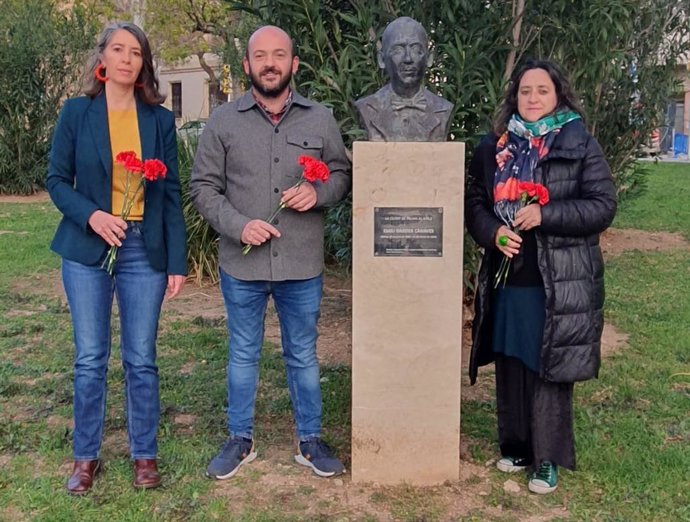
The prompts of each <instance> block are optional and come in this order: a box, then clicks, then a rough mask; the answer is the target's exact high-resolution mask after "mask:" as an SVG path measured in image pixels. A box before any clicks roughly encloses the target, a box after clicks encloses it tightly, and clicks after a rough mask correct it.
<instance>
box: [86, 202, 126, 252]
mask: <svg viewBox="0 0 690 522" xmlns="http://www.w3.org/2000/svg"><path fill="white" fill-rule="evenodd" d="M89 226H90V227H91V229H92V230H93V231H94V232H95V233H96V234H98V235H99V236H101V237H102V238H103V241H105V242H106V243H108V244H109V245H110V246H117V247H120V246H122V240H123V239H124V238H125V230H127V223H126V222H125V220H123V219H122V218H120V217H118V216H113V215H112V214H108V213H107V212H104V211H103V210H97V211H96V212H94V213H93V214H91V216H90V217H89Z"/></svg>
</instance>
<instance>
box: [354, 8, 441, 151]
mask: <svg viewBox="0 0 690 522" xmlns="http://www.w3.org/2000/svg"><path fill="white" fill-rule="evenodd" d="M381 43H382V46H381V50H380V51H379V53H378V57H377V58H378V65H379V67H380V68H381V69H383V70H385V71H386V73H387V75H388V78H389V83H388V84H386V85H385V86H384V87H383V88H381V89H380V90H379V91H377V92H376V93H374V94H372V95H370V96H367V97H365V98H361V99H359V100H357V101H356V102H355V106H356V108H357V111H358V113H359V117H360V121H361V123H362V126H363V127H364V130H365V131H366V133H367V139H369V140H370V141H445V140H446V137H447V135H448V128H449V126H450V117H451V113H452V110H453V104H452V103H450V102H449V101H447V100H444V99H443V98H441V97H440V96H436V95H435V94H433V93H432V92H430V91H429V90H428V89H426V88H425V87H424V74H425V71H426V69H427V67H429V66H430V65H431V63H432V61H433V56H432V55H431V53H430V52H429V39H428V37H427V34H426V31H425V30H424V27H422V25H421V24H420V23H419V22H417V21H416V20H413V19H412V18H409V17H406V16H405V17H401V18H396V19H395V20H393V21H392V22H391V23H390V24H388V26H387V27H386V29H385V30H384V32H383V37H382V38H381Z"/></svg>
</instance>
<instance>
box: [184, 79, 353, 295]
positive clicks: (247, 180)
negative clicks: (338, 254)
mask: <svg viewBox="0 0 690 522" xmlns="http://www.w3.org/2000/svg"><path fill="white" fill-rule="evenodd" d="M301 155H308V156H312V157H314V158H317V159H319V160H321V161H323V162H324V163H326V164H327V165H328V168H329V169H330V178H329V180H328V181H327V182H326V183H321V182H316V183H314V188H315V189H316V194H317V203H316V206H315V207H314V208H312V209H311V210H308V211H306V212H296V211H294V210H291V209H284V210H282V211H281V212H280V214H278V217H277V220H276V221H275V222H274V225H275V227H276V228H277V229H278V230H280V233H281V237H280V238H273V239H271V240H270V241H268V242H266V243H264V244H263V245H261V246H258V247H256V246H255V247H252V249H251V251H250V252H249V254H247V255H243V254H242V247H243V246H244V245H243V244H242V243H241V241H240V236H241V234H242V230H243V229H244V227H245V225H246V224H247V223H248V222H249V221H251V220H253V219H264V220H265V219H267V218H268V217H269V216H270V215H271V214H272V213H273V211H274V210H275V209H276V208H277V207H278V205H279V204H280V198H281V195H282V192H283V191H284V190H286V189H288V188H290V187H291V186H293V185H294V184H295V183H297V182H298V181H299V180H300V178H301V176H302V166H300V165H299V164H298V163H297V159H298V158H299V156H301ZM350 186H351V171H350V162H349V160H348V157H347V153H346V150H345V145H344V144H343V140H342V137H341V135H340V130H339V129H338V125H337V123H336V121H335V119H334V118H333V115H332V114H331V113H330V111H329V110H328V109H327V108H326V107H324V106H322V105H319V104H318V103H315V102H312V101H310V100H308V99H306V98H304V97H302V96H300V95H298V94H297V93H296V92H295V93H293V99H292V102H291V104H290V106H289V108H288V110H287V113H286V114H285V115H284V116H283V118H282V119H281V121H280V123H278V124H277V125H274V124H273V123H272V122H271V121H270V119H269V118H268V116H267V115H266V114H265V112H264V111H263V109H261V107H260V106H259V105H258V104H257V103H256V100H255V99H254V96H253V95H252V93H251V92H247V93H246V94H245V95H244V96H242V97H241V98H239V99H237V100H235V101H233V102H231V103H228V104H225V105H222V106H220V107H218V108H217V109H216V110H215V111H214V112H213V114H212V115H211V118H210V119H209V121H208V124H207V125H206V127H205V128H204V131H203V133H202V135H201V137H200V139H199V146H198V148H197V152H196V157H195V159H194V166H193V168H192V176H191V181H190V195H191V198H192V201H193V203H194V206H195V207H196V209H197V210H198V211H199V213H200V214H201V215H202V216H203V217H204V218H205V219H206V220H207V221H208V222H209V224H210V225H211V226H212V227H213V228H214V229H215V230H216V231H217V232H218V234H219V235H220V266H221V268H222V269H223V270H224V271H225V272H226V273H228V274H230V275H231V276H232V277H234V278H236V279H241V280H245V281H286V280H299V279H309V278H312V277H316V276H317V275H319V274H320V273H321V272H322V271H323V259H324V255H323V254H324V247H323V243H324V241H323V239H324V208H325V207H328V206H331V205H333V204H335V203H337V202H338V201H340V200H341V199H342V198H343V197H344V196H345V195H346V194H347V193H348V191H349V189H350Z"/></svg>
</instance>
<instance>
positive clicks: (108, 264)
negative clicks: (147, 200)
mask: <svg viewBox="0 0 690 522" xmlns="http://www.w3.org/2000/svg"><path fill="white" fill-rule="evenodd" d="M131 177H132V173H131V172H130V171H127V178H126V180H125V204H124V205H122V210H121V211H120V218H121V219H122V220H123V221H127V218H128V217H129V213H130V212H131V211H132V207H133V206H134V200H135V199H137V194H139V191H140V190H141V189H142V188H143V187H144V177H143V176H142V177H141V179H140V180H139V184H138V185H137V189H136V190H135V191H134V194H132V197H131V198H130V197H128V196H129V186H130V182H131ZM118 248H119V247H118V246H117V245H113V246H111V247H110V249H109V250H108V255H106V256H105V259H104V260H103V264H102V265H101V268H105V270H106V271H107V272H108V274H109V275H110V276H112V275H113V271H114V270H115V261H117V250H118Z"/></svg>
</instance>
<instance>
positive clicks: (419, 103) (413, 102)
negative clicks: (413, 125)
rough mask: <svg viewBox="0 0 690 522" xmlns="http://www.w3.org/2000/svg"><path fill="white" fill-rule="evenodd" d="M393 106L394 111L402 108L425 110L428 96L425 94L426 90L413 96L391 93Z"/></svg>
mask: <svg viewBox="0 0 690 522" xmlns="http://www.w3.org/2000/svg"><path fill="white" fill-rule="evenodd" d="M391 107H392V108H393V110H394V111H399V110H401V109H417V110H420V111H425V110H426V107H427V103H426V96H424V91H423V90H421V91H419V92H417V94H415V95H414V96H413V97H412V98H403V97H402V96H398V95H397V94H395V93H392V94H391Z"/></svg>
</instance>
